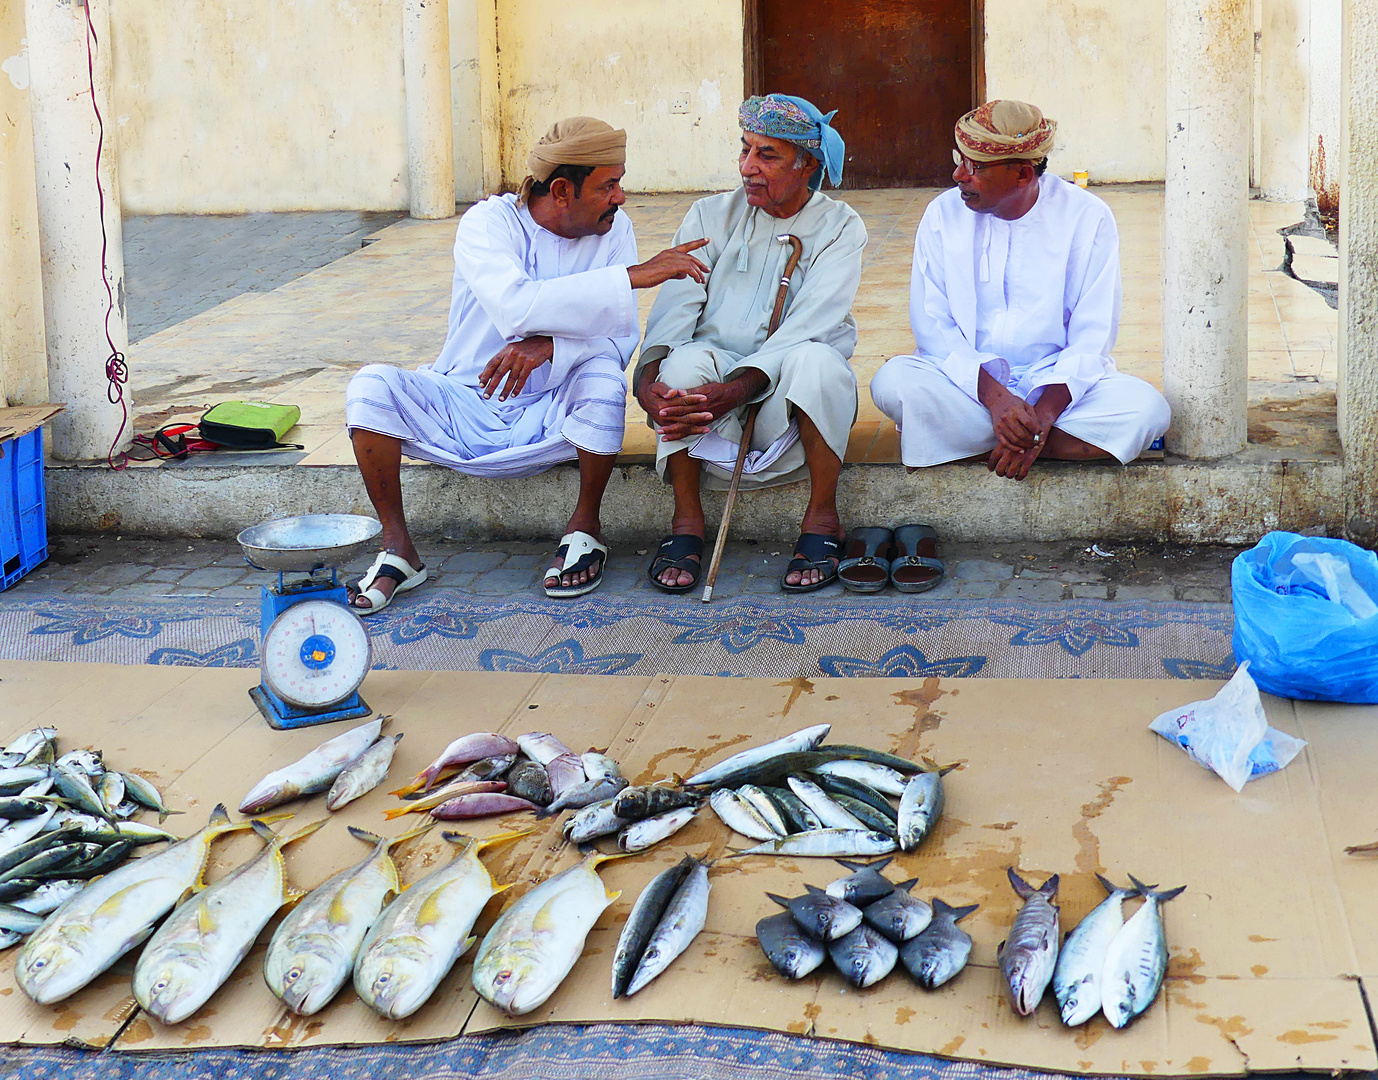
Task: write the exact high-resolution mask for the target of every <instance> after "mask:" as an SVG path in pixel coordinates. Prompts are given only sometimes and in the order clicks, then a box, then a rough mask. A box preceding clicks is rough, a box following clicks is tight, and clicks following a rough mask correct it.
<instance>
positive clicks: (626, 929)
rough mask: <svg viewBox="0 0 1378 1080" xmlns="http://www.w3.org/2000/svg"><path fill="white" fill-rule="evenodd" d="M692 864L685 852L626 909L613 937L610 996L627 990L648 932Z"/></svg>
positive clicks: (615, 995)
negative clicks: (630, 907)
mask: <svg viewBox="0 0 1378 1080" xmlns="http://www.w3.org/2000/svg"><path fill="white" fill-rule="evenodd" d="M695 865H696V861H695V860H694V859H693V858H691V857H690V856H688V855H686V856H685V857H684V858H683V859H681V860H680V861H679V862H678V863H676V864H675V865H674V866H671V867H670V868H669V869H667V870H662V871H661V872H660V873H659V874H657V875H656V876H655V877H653V878H652V879H651V880H650V882H649V884H647V886H646V887H645V888H644V889H642V890H641V895H640V896H638V897H637V898H636V903H635V904H633V905H632V910H631V911H630V912H628V913H627V921H626V923H625V924H624V925H623V927H622V934H621V936H620V937H618V939H617V951H616V952H615V953H613V958H612V996H613V997H614V998H620V997H621V996H622V995H623V994H625V993H627V987H628V986H630V985H631V982H632V976H633V975H635V974H636V966H637V964H639V963H640V962H641V955H642V954H643V953H644V952H645V951H646V945H647V943H648V942H650V940H651V935H652V934H653V933H655V930H656V927H657V926H659V925H660V920H661V919H662V918H663V917H664V916H665V909H666V908H668V907H669V906H670V901H671V900H672V899H673V898H674V895H675V892H676V891H677V890H678V889H679V887H680V885H682V884H683V883H684V879H685V878H687V877H688V876H689V871H690V870H692V869H693V868H694V866H695Z"/></svg>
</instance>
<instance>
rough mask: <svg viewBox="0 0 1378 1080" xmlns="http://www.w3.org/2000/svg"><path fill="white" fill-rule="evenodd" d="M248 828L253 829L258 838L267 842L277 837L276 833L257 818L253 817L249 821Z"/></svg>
mask: <svg viewBox="0 0 1378 1080" xmlns="http://www.w3.org/2000/svg"><path fill="white" fill-rule="evenodd" d="M249 828H251V829H253V830H254V832H255V833H257V834H258V837H259V839H261V840H267V841H268V842H269V843H272V842H273V841H274V840H276V839H277V838H278V834H277V833H275V832H273V830H272V829H270V828H268V826H267V825H265V824H264V823H263V822H261V821H259V820H258V818H254V819H253V820H252V821H250V822H249Z"/></svg>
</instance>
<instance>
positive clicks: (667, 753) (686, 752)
mask: <svg viewBox="0 0 1378 1080" xmlns="http://www.w3.org/2000/svg"><path fill="white" fill-rule="evenodd" d="M753 738H755V736H754V735H752V734H750V733H748V734H745V735H734V736H732V737H731V738H730V739H721V741H719V739H720V736H716V735H710V736H708V738H707V739H706V740H704V741H705V742H708V743H711V744H713V745H709V746H699V747H695V746H671V747H669V748H668V749H665V750H662V751H660V753H658V754H654V755H652V757H651V759H650V761H648V762H646V767H645V768H644V769H642V770H641V772H639V773H637V775H636V779H634V780H633V781H632V783H633V784H650V783H653V782H654V781H656V780H665V779H668V778H669V773H663V772H661V771H660V764H661V762H663V761H664V760H665V759H666V758H671V757H677V756H684V757H686V758H687V761H686V762H685V764H684V765H683V766H682V769H683V773H684V775H685V776H692V775H693V774H694V773H696V772H698V771H699V768H700V766H701V765H702V764H703V763H704V762H705V761H706V760H707V759H709V758H713V757H716V756H717V755H718V754H720V753H721V752H722V751H724V750H727V749H729V748H730V747H733V746H737V745H739V744H741V743H744V742H749V741H750V740H751V739H753Z"/></svg>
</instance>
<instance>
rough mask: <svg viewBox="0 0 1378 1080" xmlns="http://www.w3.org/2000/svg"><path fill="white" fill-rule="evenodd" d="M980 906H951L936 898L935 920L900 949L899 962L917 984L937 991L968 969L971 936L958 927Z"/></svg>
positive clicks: (934, 906)
mask: <svg viewBox="0 0 1378 1080" xmlns="http://www.w3.org/2000/svg"><path fill="white" fill-rule="evenodd" d="M979 906H980V905H979V904H971V905H969V906H967V907H959V908H955V907H952V906H951V905H950V904H946V903H944V902H943V901H942V900H939V899H938V898H937V897H934V898H933V921H932V922H930V923H929V924H928V925H927V926H926V927H924V928H923V929H922V930H920V931H919V932H918V933H917V934H915V935H914V936H913V937H912V938H910V939H909V940H908V941H906V942H905V943H904V944H903V945H901V946H900V961H901V962H902V963H903V964H904V967H905V970H906V971H908V972H909V974H910V975H912V976H913V977H914V981H915V982H917V983H918V984H919V985H920V986H922V987H923V988H924V989H925V990H935V989H937V988H938V987H939V986H942V985H943V983H945V982H947V981H948V980H949V979H951V978H952V977H953V976H954V975H956V974H957V973H958V972H959V971H961V970H962V968H964V967H965V966H966V962H967V958H968V957H969V956H971V935H970V934H968V933H967V932H966V931H965V930H963V929H962V928H961V927H960V926H958V925H957V924H958V923H959V922H960V921H961V920H963V919H965V918H966V917H967V916H968V915H970V914H971V913H972V912H973V911H975V910H976V909H977V908H978V907H979Z"/></svg>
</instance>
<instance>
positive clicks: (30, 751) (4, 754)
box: [0, 727, 57, 769]
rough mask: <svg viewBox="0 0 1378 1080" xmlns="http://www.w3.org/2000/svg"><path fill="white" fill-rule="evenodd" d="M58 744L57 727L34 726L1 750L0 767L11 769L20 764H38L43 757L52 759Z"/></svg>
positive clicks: (47, 759)
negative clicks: (54, 748)
mask: <svg viewBox="0 0 1378 1080" xmlns="http://www.w3.org/2000/svg"><path fill="white" fill-rule="evenodd" d="M56 744H57V728H51V727H38V728H33V729H32V730H30V731H26V732H24V734H23V735H20V736H19V738H17V739H15V740H14V741H13V742H12V743H10V744H9V746H7V747H5V749H4V750H3V751H0V767H3V768H7V769H11V768H15V767H16V766H20V765H33V764H38V763H41V759H42V760H46V761H52V760H53V757H54V754H53V747H54V746H55V745H56Z"/></svg>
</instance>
